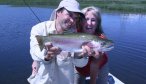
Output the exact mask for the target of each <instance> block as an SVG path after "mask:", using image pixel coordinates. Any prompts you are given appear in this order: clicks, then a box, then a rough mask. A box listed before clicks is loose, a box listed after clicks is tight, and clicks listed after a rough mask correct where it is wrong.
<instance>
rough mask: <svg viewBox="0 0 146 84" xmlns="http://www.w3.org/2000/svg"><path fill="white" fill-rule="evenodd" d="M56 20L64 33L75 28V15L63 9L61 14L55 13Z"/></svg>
mask: <svg viewBox="0 0 146 84" xmlns="http://www.w3.org/2000/svg"><path fill="white" fill-rule="evenodd" d="M57 18H58V22H59V24H60V26H61V28H62V29H63V30H64V31H65V30H68V29H70V28H72V27H75V24H76V23H75V22H76V21H75V20H76V18H77V14H76V13H73V12H70V11H67V10H66V9H64V10H63V11H62V12H59V13H57Z"/></svg>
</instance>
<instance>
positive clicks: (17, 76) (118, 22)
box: [0, 5, 146, 84]
mask: <svg viewBox="0 0 146 84" xmlns="http://www.w3.org/2000/svg"><path fill="white" fill-rule="evenodd" d="M32 9H33V10H34V12H35V13H36V15H37V16H38V17H39V18H40V19H41V21H45V20H48V18H49V16H50V13H51V12H52V10H53V9H49V8H35V7H32ZM37 23H39V21H38V20H37V19H36V17H35V16H34V15H33V13H32V12H31V11H30V10H29V8H27V7H10V6H7V5H0V53H1V54H0V56H1V61H0V66H1V68H0V84H28V83H27V81H26V79H27V77H29V75H30V74H31V63H32V59H31V57H30V54H29V41H30V40H29V36H30V30H31V27H32V26H33V25H35V24H37ZM102 25H103V29H104V32H105V34H106V36H107V37H108V38H109V39H112V40H113V41H114V42H115V49H114V50H113V51H110V52H108V56H109V68H110V72H111V73H112V74H113V75H115V76H116V77H118V78H119V79H120V80H121V81H123V82H124V83H126V84H146V15H141V14H121V13H102Z"/></svg>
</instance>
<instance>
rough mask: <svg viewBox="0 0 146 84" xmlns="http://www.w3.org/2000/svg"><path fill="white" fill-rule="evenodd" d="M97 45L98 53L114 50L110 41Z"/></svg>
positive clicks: (102, 41) (103, 41)
mask: <svg viewBox="0 0 146 84" xmlns="http://www.w3.org/2000/svg"><path fill="white" fill-rule="evenodd" d="M99 44H100V49H99V51H103V52H106V51H110V50H112V49H113V48H114V42H113V41H112V40H107V39H105V40H101V41H99Z"/></svg>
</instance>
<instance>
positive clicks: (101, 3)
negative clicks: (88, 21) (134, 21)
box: [0, 0, 146, 13]
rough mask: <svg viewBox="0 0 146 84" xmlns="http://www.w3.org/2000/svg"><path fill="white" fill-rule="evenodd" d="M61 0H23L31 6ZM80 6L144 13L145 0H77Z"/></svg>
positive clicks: (17, 2)
mask: <svg viewBox="0 0 146 84" xmlns="http://www.w3.org/2000/svg"><path fill="white" fill-rule="evenodd" d="M60 1H61V0H25V2H26V3H27V4H29V5H31V6H41V7H48V6H55V7H56V6H57V5H58V3H59V2H60ZM77 1H79V2H80V4H81V7H86V6H91V5H93V6H98V7H100V8H101V9H102V10H105V11H118V12H135V13H146V0H77ZM0 4H6V5H14V6H24V5H25V4H24V1H23V0H0Z"/></svg>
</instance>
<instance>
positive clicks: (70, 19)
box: [28, 0, 90, 84]
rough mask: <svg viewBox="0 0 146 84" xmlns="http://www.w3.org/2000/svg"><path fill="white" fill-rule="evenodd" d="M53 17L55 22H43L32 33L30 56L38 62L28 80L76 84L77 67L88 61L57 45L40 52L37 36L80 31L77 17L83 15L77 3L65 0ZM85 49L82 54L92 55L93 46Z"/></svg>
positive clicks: (32, 83) (50, 83)
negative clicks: (75, 73)
mask: <svg viewBox="0 0 146 84" xmlns="http://www.w3.org/2000/svg"><path fill="white" fill-rule="evenodd" d="M53 14H54V16H52V17H53V21H45V22H42V23H39V24H37V25H35V26H33V27H32V30H31V36H30V54H31V56H32V59H33V60H34V62H33V65H32V66H33V73H32V75H31V76H30V77H29V78H28V82H29V83H30V84H73V83H74V66H78V67H83V66H85V65H86V64H87V62H88V59H87V58H86V57H82V58H80V57H79V58H74V53H69V52H67V51H61V50H60V48H58V47H57V46H53V43H47V44H46V46H45V48H44V49H43V50H42V51H41V50H40V48H39V45H38V42H37V40H36V38H35V36H36V35H42V36H46V35H48V34H63V33H64V32H66V31H67V32H71V33H73V32H76V29H75V24H76V23H75V22H76V21H75V20H76V18H77V14H81V15H83V14H82V13H81V11H80V10H79V3H78V2H77V1H76V0H62V1H61V2H60V4H59V6H58V8H57V9H55V12H54V13H53ZM83 49H84V52H81V54H80V55H82V56H84V55H86V54H90V49H89V47H87V46H83ZM86 51H88V53H87V52H86Z"/></svg>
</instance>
